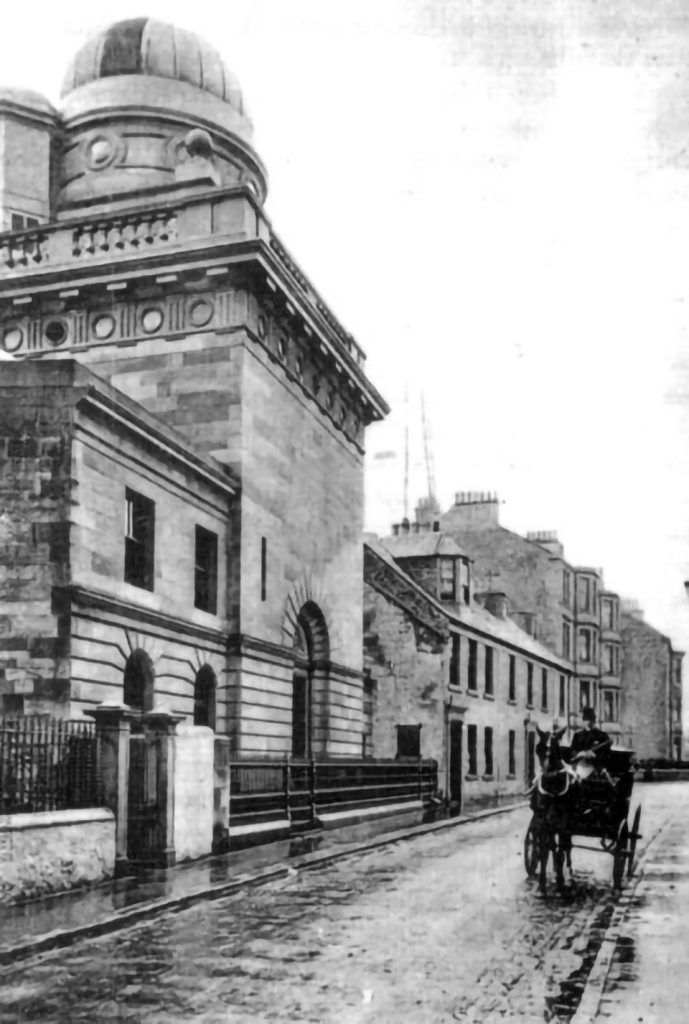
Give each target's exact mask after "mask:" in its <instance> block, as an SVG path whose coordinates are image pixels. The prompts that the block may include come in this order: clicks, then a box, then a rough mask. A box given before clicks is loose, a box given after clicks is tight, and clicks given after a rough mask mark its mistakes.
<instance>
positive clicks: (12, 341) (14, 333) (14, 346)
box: [2, 324, 24, 352]
mask: <svg viewBox="0 0 689 1024" xmlns="http://www.w3.org/2000/svg"><path fill="white" fill-rule="evenodd" d="M23 343H24V332H23V331H22V329H21V327H18V326H17V325H16V324H12V326H10V327H6V328H5V330H4V331H3V332H2V347H3V348H4V350H5V352H17V351H18V350H19V349H20V348H21V347H22V344H23Z"/></svg>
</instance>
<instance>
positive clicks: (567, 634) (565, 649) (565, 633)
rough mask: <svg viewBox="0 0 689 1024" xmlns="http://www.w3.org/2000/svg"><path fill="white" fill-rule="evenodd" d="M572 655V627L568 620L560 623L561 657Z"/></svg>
mask: <svg viewBox="0 0 689 1024" xmlns="http://www.w3.org/2000/svg"><path fill="white" fill-rule="evenodd" d="M571 656H572V627H571V625H570V623H569V622H563V623H562V657H563V658H570V657H571Z"/></svg>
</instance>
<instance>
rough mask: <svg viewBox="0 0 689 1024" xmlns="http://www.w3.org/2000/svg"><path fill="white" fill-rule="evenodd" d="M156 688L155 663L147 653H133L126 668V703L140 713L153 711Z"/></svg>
mask: <svg viewBox="0 0 689 1024" xmlns="http://www.w3.org/2000/svg"><path fill="white" fill-rule="evenodd" d="M154 688H155V670H154V668H153V662H152V661H151V659H150V658H149V656H148V655H147V654H146V651H142V650H136V651H132V653H131V654H130V655H129V657H128V658H127V664H126V665H125V666H124V703H125V704H128V705H129V707H130V708H138V710H139V711H152V710H153V691H154Z"/></svg>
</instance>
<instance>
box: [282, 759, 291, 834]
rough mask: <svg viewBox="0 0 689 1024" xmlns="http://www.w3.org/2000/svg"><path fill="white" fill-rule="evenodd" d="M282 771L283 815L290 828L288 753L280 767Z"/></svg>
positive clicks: (289, 766)
mask: <svg viewBox="0 0 689 1024" xmlns="http://www.w3.org/2000/svg"><path fill="white" fill-rule="evenodd" d="M282 772H283V787H284V791H285V817H286V818H287V820H288V821H289V824H290V829H291V827H292V808H291V806H290V790H291V774H292V773H291V765H290V757H289V753H288V754H286V756H285V764H284V767H283V769H282Z"/></svg>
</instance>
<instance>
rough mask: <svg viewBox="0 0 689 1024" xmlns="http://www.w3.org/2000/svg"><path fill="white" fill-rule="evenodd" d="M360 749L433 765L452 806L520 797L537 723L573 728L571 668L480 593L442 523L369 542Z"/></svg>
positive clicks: (398, 530) (504, 602)
mask: <svg viewBox="0 0 689 1024" xmlns="http://www.w3.org/2000/svg"><path fill="white" fill-rule="evenodd" d="M364 568H365V599H364V606H365V635H364V642H365V668H366V678H365V687H366V706H365V736H364V752H365V753H367V754H372V755H373V756H375V757H395V758H399V759H406V758H418V757H431V758H434V759H436V760H437V761H438V764H439V780H440V786H441V788H442V789H443V792H444V794H445V795H446V797H447V801H448V803H449V804H450V806H451V807H452V808H453V809H454V810H458V809H459V808H461V806H462V805H467V804H481V803H489V802H492V801H495V800H497V799H504V798H510V797H515V798H516V797H517V796H519V795H521V794H523V792H524V788H525V785H528V784H529V783H530V781H531V780H532V778H533V774H534V769H535V744H536V726H537V725H540V726H541V727H542V728H548V729H550V728H552V727H553V724H554V723H557V724H559V725H563V726H564V725H566V723H567V707H568V706H569V701H570V690H571V680H572V665H571V663H570V662H569V661H567V660H566V659H563V658H561V657H559V656H558V655H557V654H555V653H554V652H553V651H552V650H550V649H548V648H547V647H546V646H545V645H544V644H542V643H540V642H539V641H538V640H536V639H534V637H533V636H531V635H530V634H529V633H527V632H525V631H524V630H523V629H521V628H520V627H519V626H518V625H517V624H516V623H515V622H513V621H512V620H511V619H510V617H509V602H508V599H507V597H506V595H505V594H504V593H500V592H498V591H497V590H495V591H483V592H476V591H475V589H474V588H475V582H474V581H473V580H472V576H471V562H470V559H469V557H468V555H467V554H466V552H465V551H464V550H462V549H461V548H460V547H459V546H458V545H457V544H456V542H455V541H454V540H453V539H452V537H450V536H449V535H448V534H445V533H442V532H440V530H439V529H438V524H437V523H435V524H431V523H430V522H429V523H419V522H418V521H417V522H416V523H413V524H410V523H409V522H408V521H406V520H405V521H403V522H402V524H400V525H398V526H396V527H395V528H394V531H393V535H392V536H391V537H385V538H382V539H380V540H378V539H376V538H373V537H369V538H367V540H366V544H365V559H364Z"/></svg>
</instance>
